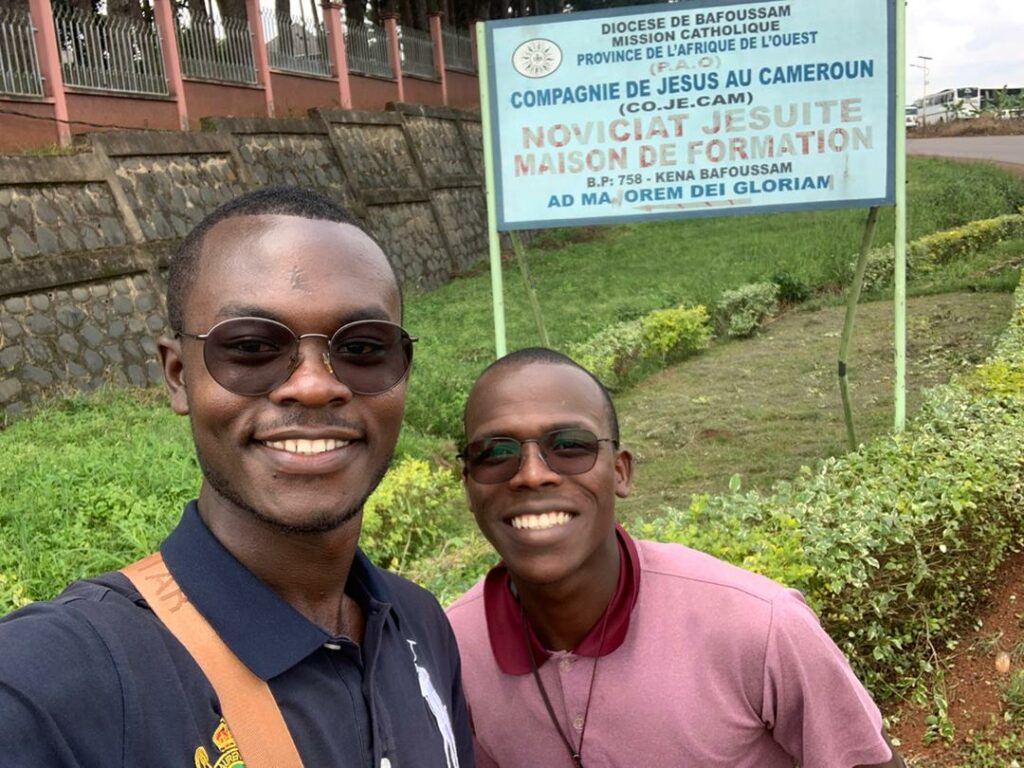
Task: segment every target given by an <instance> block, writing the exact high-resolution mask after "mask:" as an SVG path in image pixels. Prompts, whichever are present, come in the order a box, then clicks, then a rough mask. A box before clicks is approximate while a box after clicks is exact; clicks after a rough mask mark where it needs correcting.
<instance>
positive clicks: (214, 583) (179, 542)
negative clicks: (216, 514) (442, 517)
mask: <svg viewBox="0 0 1024 768" xmlns="http://www.w3.org/2000/svg"><path fill="white" fill-rule="evenodd" d="M160 553H161V554H162V555H163V558H164V562H165V563H166V564H167V568H168V569H169V570H170V572H171V574H172V575H173V576H174V578H175V580H176V581H177V582H178V585H179V586H180V587H181V589H182V591H184V593H185V594H186V595H187V596H188V599H189V601H190V602H191V603H192V604H193V605H194V606H195V607H196V610H198V611H199V613H201V614H202V615H203V617H204V618H205V619H206V620H207V621H208V622H210V625H211V626H212V627H213V628H214V630H215V631H216V632H217V634H218V635H219V636H220V638H221V639H222V640H223V641H224V642H225V643H226V644H227V646H228V647H229V648H230V649H231V651H232V652H233V653H234V654H235V655H236V656H237V657H238V658H239V659H241V661H242V662H243V663H244V664H245V665H246V666H247V667H249V669H251V670H252V671H253V673H254V674H256V675H257V676H258V677H260V678H262V679H263V680H269V679H270V678H272V677H276V676H277V675H279V674H281V673H282V672H284V671H286V670H288V669H291V668H292V667H293V666H295V665H296V664H298V663H299V662H300V661H302V660H303V659H304V658H306V657H307V656H309V654H311V653H312V652H313V651H315V650H316V649H317V648H319V647H320V646H322V645H323V644H324V643H326V642H329V641H331V640H335V639H336V638H334V637H333V636H332V635H331V634H330V633H328V632H327V631H326V630H324V629H323V628H321V627H320V626H318V625H317V624H314V623H313V622H311V621H310V620H309V619H307V618H306V617H305V616H303V615H302V614H301V613H299V612H298V611H297V610H295V609H294V608H293V607H292V606H291V605H289V604H288V603H287V602H285V601H284V600H283V599H282V598H281V597H280V596H278V594H277V593H276V592H274V591H273V590H272V589H270V587H268V586H267V585H266V584H264V583H263V582H262V581H260V580H259V579H258V578H256V576H255V575H253V573H252V572H251V571H250V570H249V569H248V568H246V567H245V566H244V565H242V563H240V562H239V561H238V560H237V559H236V558H235V556H234V555H232V554H231V553H230V552H229V551H228V550H227V549H226V548H225V547H224V545H223V544H221V543H220V541H218V540H217V538H216V537H215V536H214V535H213V533H212V532H211V531H210V529H209V528H207V527H206V523H204V522H203V520H202V518H200V517H199V509H198V507H197V506H196V502H195V501H190V502H189V503H188V505H187V506H186V507H185V512H184V514H183V515H182V517H181V522H179V523H178V526H177V527H176V528H175V529H174V530H173V531H171V534H170V536H168V537H167V538H166V539H165V540H164V542H163V544H161V545H160ZM376 570H377V569H376V567H375V566H374V565H373V564H372V563H371V562H370V561H369V559H368V558H367V557H366V555H364V554H363V553H362V551H360V550H358V549H357V550H356V555H355V558H354V559H353V561H352V567H351V570H350V571H349V576H348V582H347V583H346V585H345V591H346V593H348V595H349V596H351V597H352V598H353V599H354V600H356V602H358V603H359V604H360V605H361V606H363V608H364V610H367V611H368V612H369V611H376V610H388V609H390V607H391V606H390V603H391V600H390V595H389V593H388V591H387V588H386V586H385V584H384V582H383V579H381V577H380V575H379V574H377V573H376Z"/></svg>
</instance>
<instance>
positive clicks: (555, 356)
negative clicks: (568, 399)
mask: <svg viewBox="0 0 1024 768" xmlns="http://www.w3.org/2000/svg"><path fill="white" fill-rule="evenodd" d="M531 363H544V364H546V365H567V366H569V367H570V368H576V369H577V370H580V371H583V372H584V373H585V374H587V376H589V377H590V380H591V381H593V382H594V384H595V385H597V388H598V390H600V392H601V398H602V400H604V410H605V417H606V418H607V419H608V427H609V429H610V430H611V435H610V437H611V439H612V441H613V442H614V443H615V446H616V447H618V445H619V415H618V413H616V411H615V403H614V402H612V395H611V393H610V392H609V391H608V388H607V387H606V386H605V385H604V384H602V383H601V380H600V379H599V378H597V376H595V375H594V374H593V373H591V372H590V371H588V370H587V369H586V368H584V367H583V366H582V365H580V364H579V363H577V362H576V361H575V360H573V359H572V358H571V357H569V356H568V355H566V354H563V353H562V352H558V351H557V350H554V349H549V348H548V347H525V348H523V349H517V350H516V351H515V352H509V353H508V354H507V355H505V356H504V357H499V358H498V359H497V360H495V361H494V362H493V363H491V364H490V365H488V366H487V367H486V368H484V370H483V371H482V372H481V374H480V375H479V376H477V378H476V381H475V382H474V383H473V386H474V387H475V386H476V385H477V383H479V381H480V380H481V379H482V378H483V377H484V376H486V375H487V374H489V373H490V372H491V371H498V370H501V369H502V368H522V367H523V366H526V365H529V364H531ZM468 407H469V398H468V397H467V398H466V405H465V407H464V408H463V409H462V424H463V427H465V424H466V413H467V409H468ZM467 437H468V436H467Z"/></svg>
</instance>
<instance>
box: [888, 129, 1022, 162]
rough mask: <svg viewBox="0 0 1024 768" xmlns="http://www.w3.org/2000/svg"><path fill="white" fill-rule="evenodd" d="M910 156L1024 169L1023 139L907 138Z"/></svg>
mask: <svg viewBox="0 0 1024 768" xmlns="http://www.w3.org/2000/svg"><path fill="white" fill-rule="evenodd" d="M907 154H908V155H938V156H940V157H955V158H959V159H971V160H992V161H994V162H997V163H1007V164H1010V165H1019V166H1024V136H960V137H956V138H948V139H907Z"/></svg>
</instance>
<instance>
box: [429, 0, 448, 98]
mask: <svg viewBox="0 0 1024 768" xmlns="http://www.w3.org/2000/svg"><path fill="white" fill-rule="evenodd" d="M430 40H431V42H432V43H433V44H434V69H436V70H437V76H438V78H440V80H441V103H442V104H444V105H445V106H446V107H447V106H448V80H447V76H446V75H445V71H444V37H443V36H442V34H441V14H440V13H432V14H430Z"/></svg>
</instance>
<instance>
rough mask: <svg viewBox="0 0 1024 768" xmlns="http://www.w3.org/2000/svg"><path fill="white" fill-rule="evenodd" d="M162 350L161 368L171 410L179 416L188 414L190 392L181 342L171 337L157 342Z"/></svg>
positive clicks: (165, 337) (162, 337)
mask: <svg viewBox="0 0 1024 768" xmlns="http://www.w3.org/2000/svg"><path fill="white" fill-rule="evenodd" d="M156 343H157V347H158V349H159V350H160V366H161V368H162V370H163V372H164V384H166V385H167V394H168V395H169V397H170V400H171V408H172V409H173V410H174V412H175V413H176V414H178V415H179V416H186V415H187V414H188V391H187V390H186V388H185V363H184V362H183V361H182V359H181V341H180V340H179V339H173V338H171V337H169V336H161V337H160V338H159V339H157V340H156Z"/></svg>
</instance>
